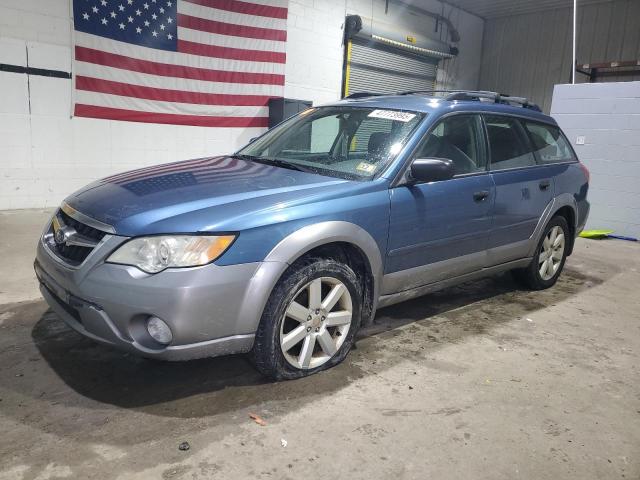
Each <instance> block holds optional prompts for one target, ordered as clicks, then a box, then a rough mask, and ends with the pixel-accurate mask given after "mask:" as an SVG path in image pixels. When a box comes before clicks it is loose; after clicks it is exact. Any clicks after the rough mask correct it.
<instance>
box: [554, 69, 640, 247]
mask: <svg viewBox="0 0 640 480" xmlns="http://www.w3.org/2000/svg"><path fill="white" fill-rule="evenodd" d="M551 115H552V116H553V117H554V118H555V119H556V120H557V121H558V123H559V124H560V126H561V127H562V129H563V130H564V132H565V133H566V135H567V137H568V138H569V140H570V141H571V143H572V144H573V147H574V148H575V150H576V153H577V154H578V157H579V158H580V160H581V161H582V162H583V163H584V164H585V165H586V166H587V168H588V169H589V170H590V172H591V183H590V186H589V196H588V198H589V202H591V213H590V215H589V220H588V222H587V229H610V230H614V231H615V232H616V233H618V234H619V235H627V236H633V237H640V82H616V83H585V84H580V85H556V87H555V89H554V92H553V102H552V104H551ZM578 139H580V142H578ZM583 142H584V144H578V143H583Z"/></svg>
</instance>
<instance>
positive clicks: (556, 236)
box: [538, 225, 566, 280]
mask: <svg viewBox="0 0 640 480" xmlns="http://www.w3.org/2000/svg"><path fill="white" fill-rule="evenodd" d="M565 243H566V242H565V237H564V232H563V231H562V228H560V227H559V226H557V225H556V226H555V227H553V228H552V229H551V230H549V233H547V235H545V237H544V239H543V240H542V248H541V249H540V254H539V255H538V273H540V278H542V280H551V279H552V278H553V277H554V275H555V274H556V272H557V271H558V269H559V268H560V265H561V264H562V260H563V259H564V247H565Z"/></svg>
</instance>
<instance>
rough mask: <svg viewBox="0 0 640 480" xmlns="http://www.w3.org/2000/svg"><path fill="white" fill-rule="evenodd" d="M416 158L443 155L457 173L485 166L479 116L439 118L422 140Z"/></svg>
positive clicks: (470, 171)
mask: <svg viewBox="0 0 640 480" xmlns="http://www.w3.org/2000/svg"><path fill="white" fill-rule="evenodd" d="M416 158H446V159H447V160H451V161H452V162H453V164H454V166H455V172H456V175H463V174H465V173H474V172H480V171H484V170H485V169H486V159H485V154H484V146H483V138H482V135H481V124H480V117H479V116H478V115H454V116H451V117H448V118H445V119H444V120H442V121H441V122H440V123H439V124H438V125H436V126H435V128H433V129H432V130H431V132H430V133H429V134H428V135H427V137H426V138H425V139H424V141H423V143H422V145H421V146H420V147H419V148H418V153H417V155H416Z"/></svg>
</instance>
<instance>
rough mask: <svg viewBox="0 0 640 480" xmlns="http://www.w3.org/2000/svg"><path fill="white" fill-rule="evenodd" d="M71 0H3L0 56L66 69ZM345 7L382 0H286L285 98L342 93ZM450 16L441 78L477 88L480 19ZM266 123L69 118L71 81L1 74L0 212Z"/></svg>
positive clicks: (209, 146) (243, 137)
mask: <svg viewBox="0 0 640 480" xmlns="http://www.w3.org/2000/svg"><path fill="white" fill-rule="evenodd" d="M420 4H421V6H422V7H424V8H427V9H429V10H431V11H434V12H439V11H440V10H441V8H442V5H441V4H440V3H439V2H437V1H436V0H424V1H421V2H420ZM70 5H71V0H46V1H44V0H0V63H5V64H10V65H20V66H27V65H28V66H30V67H35V68H45V69H52V70H61V71H65V72H69V71H71V28H72V26H71V20H70V10H71V7H70ZM448 8H449V7H448ZM347 13H349V14H351V13H355V14H360V15H363V16H367V17H371V16H372V14H373V15H382V14H384V0H291V1H290V5H289V17H288V21H287V28H288V40H287V65H286V84H285V96H286V97H288V98H299V99H304V100H311V101H313V102H314V104H319V103H325V102H329V101H333V100H336V99H338V98H339V97H340V90H341V80H342V60H343V59H342V52H343V50H342V45H341V42H342V24H343V22H344V17H345V15H346V14H347ZM451 18H452V20H453V22H454V24H455V25H456V27H457V28H458V29H459V30H460V33H461V35H462V41H461V42H460V44H459V47H460V51H461V54H460V56H459V57H458V58H457V59H456V60H452V61H449V62H448V63H445V64H444V65H443V70H442V72H441V73H440V75H439V80H441V81H442V82H443V83H444V84H446V85H447V86H449V87H457V88H476V86H477V81H478V72H479V65H480V64H479V61H480V48H481V44H482V28H483V21H482V20H481V19H480V18H478V17H475V16H473V15H470V14H468V13H466V12H462V11H458V10H455V11H453V12H452V15H451ZM425 25H429V26H430V27H432V26H433V23H432V21H428V22H425ZM432 34H433V35H435V36H438V35H439V34H436V33H432ZM27 62H28V63H27ZM465 65H468V68H467V67H465ZM262 130H263V129H260V128H205V127H186V126H174V125H157V124H144V123H131V122H115V121H108V120H94V119H87V118H71V81H70V80H68V79H58V78H50V77H42V76H35V75H29V76H27V75H25V74H19V73H8V72H0V210H1V209H15V208H38V207H51V206H55V205H58V204H59V203H60V201H61V200H62V199H63V198H64V197H65V196H67V195H68V194H69V193H71V192H72V191H74V190H75V189H77V188H79V187H81V186H82V185H85V184H87V183H89V182H91V181H93V180H95V179H97V178H100V177H104V176H106V175H109V174H112V173H116V172H120V171H124V170H129V169H133V168H138V167H141V166H146V165H150V164H155V163H163V162H169V161H173V160H180V159H186V158H194V157H199V156H205V155H215V154H221V153H229V152H232V151H234V150H236V149H237V148H238V147H240V146H242V145H243V144H245V143H246V142H247V141H248V140H249V139H250V138H252V137H254V136H256V135H257V134H258V133H260V132H261V131H262Z"/></svg>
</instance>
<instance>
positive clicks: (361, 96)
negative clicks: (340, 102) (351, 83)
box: [344, 92, 384, 98]
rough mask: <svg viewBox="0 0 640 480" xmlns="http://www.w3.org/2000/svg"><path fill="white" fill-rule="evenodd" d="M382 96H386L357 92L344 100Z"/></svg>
mask: <svg viewBox="0 0 640 480" xmlns="http://www.w3.org/2000/svg"><path fill="white" fill-rule="evenodd" d="M381 95H384V94H382V93H375V92H356V93H352V94H350V95H347V96H346V97H344V98H366V97H379V96H381Z"/></svg>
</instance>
